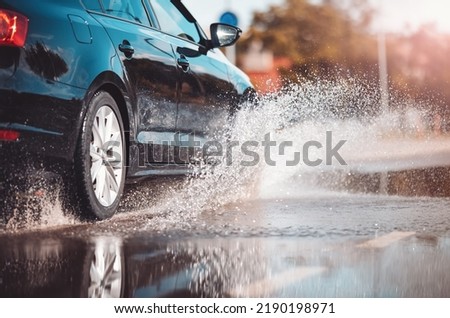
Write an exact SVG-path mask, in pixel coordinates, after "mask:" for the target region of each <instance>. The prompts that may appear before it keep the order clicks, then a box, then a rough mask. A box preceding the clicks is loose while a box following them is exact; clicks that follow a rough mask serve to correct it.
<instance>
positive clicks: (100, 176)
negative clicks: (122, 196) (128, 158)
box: [89, 106, 123, 207]
mask: <svg viewBox="0 0 450 318" xmlns="http://www.w3.org/2000/svg"><path fill="white" fill-rule="evenodd" d="M89 153H90V158H91V169H90V170H91V181H92V185H93V189H94V193H95V196H96V198H97V200H98V202H99V203H100V204H101V205H103V206H104V207H109V206H111V205H112V204H113V203H114V202H115V200H116V198H117V196H118V195H119V191H120V185H121V182H122V178H123V140H122V131H121V129H120V124H119V120H118V119H117V116H116V114H115V113H114V111H113V110H112V109H111V108H110V107H109V106H102V107H100V108H99V109H98V111H97V113H96V115H95V118H94V123H93V125H92V137H91V144H90V152H89Z"/></svg>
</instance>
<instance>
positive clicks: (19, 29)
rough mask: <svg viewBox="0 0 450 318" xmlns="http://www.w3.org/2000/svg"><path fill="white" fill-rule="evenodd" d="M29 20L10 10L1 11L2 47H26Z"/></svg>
mask: <svg viewBox="0 0 450 318" xmlns="http://www.w3.org/2000/svg"><path fill="white" fill-rule="evenodd" d="M27 32H28V18H27V17H25V16H23V15H21V14H19V13H16V12H13V11H9V10H3V9H0V45H8V46H19V47H22V46H24V45H25V40H26V38H27Z"/></svg>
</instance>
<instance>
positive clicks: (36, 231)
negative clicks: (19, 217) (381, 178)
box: [0, 176, 450, 297]
mask: <svg viewBox="0 0 450 318" xmlns="http://www.w3.org/2000/svg"><path fill="white" fill-rule="evenodd" d="M373 178H374V179H375V180H376V179H377V177H376V176H373ZM367 180H368V179H367V177H366V178H365V179H364V182H367ZM180 182H181V183H182V181H180V180H172V181H171V180H154V181H151V182H150V183H149V184H148V185H147V186H148V189H149V190H148V191H154V189H155V188H157V186H155V185H156V184H157V185H160V186H161V188H164V187H168V186H173V187H176V186H179V183H180ZM430 186H432V185H430ZM151 189H153V190H151ZM269 192H271V195H267V194H266V195H265V196H264V197H259V198H253V199H248V200H243V201H241V202H239V203H233V204H227V205H224V206H220V207H219V208H217V209H214V210H212V209H211V210H208V209H206V210H204V211H201V212H200V213H192V214H190V213H185V214H183V213H181V214H179V213H177V211H176V210H175V209H174V210H173V211H169V210H167V209H162V210H160V211H154V210H153V211H151V210H146V209H142V210H140V209H139V208H136V207H135V209H134V210H133V209H131V211H130V208H129V207H128V208H127V207H125V208H124V209H125V210H126V211H125V212H123V213H120V214H119V215H117V216H116V217H114V218H113V219H111V220H107V221H103V222H99V223H96V224H86V223H81V222H79V221H76V220H74V219H72V218H70V217H67V216H62V215H61V216H60V218H61V220H60V223H59V224H58V223H54V224H47V225H40V226H35V228H31V229H30V228H28V229H19V230H15V231H13V230H5V229H3V230H2V231H1V233H0V245H1V250H0V296H2V297H23V296H26V297H42V296H50V297H64V296H67V297H79V296H81V297H88V296H93V297H99V296H108V295H111V296H114V297H119V296H121V297H450V274H449V272H448V268H449V265H450V222H449V215H448V207H449V205H450V199H449V198H447V197H445V196H441V197H434V198H433V197H429V196H428V197H408V196H396V195H381V194H377V193H365V194H359V193H352V192H348V191H347V192H342V190H340V191H333V190H324V189H319V188H311V187H310V186H306V187H305V185H304V184H300V183H295V182H292V183H290V184H285V185H284V188H282V187H279V188H277V191H269ZM375 192H376V191H375ZM150 193H153V197H154V200H156V201H157V200H158V192H157V191H155V192H150ZM127 195H128V196H130V197H132V200H131V199H130V200H129V201H130V202H136V201H142V199H143V198H144V197H146V196H147V195H148V192H146V191H140V192H139V193H136V192H135V191H133V189H131V190H129V193H128V194H127ZM139 195H140V196H142V197H141V198H140V199H139ZM127 209H128V210H127ZM53 213H54V214H53V215H52V217H53V218H57V217H58V215H57V213H55V212H53ZM3 227H4V226H3Z"/></svg>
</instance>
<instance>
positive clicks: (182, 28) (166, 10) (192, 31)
mask: <svg viewBox="0 0 450 318" xmlns="http://www.w3.org/2000/svg"><path fill="white" fill-rule="evenodd" d="M150 3H151V6H152V8H153V11H154V13H155V15H156V18H157V19H158V22H159V26H160V28H161V31H163V32H166V33H168V34H171V35H174V36H178V37H181V38H185V39H187V40H190V41H192V42H195V43H200V40H201V37H200V34H199V31H198V29H197V26H196V24H195V23H194V22H190V21H189V20H188V19H187V18H186V17H185V16H184V15H183V14H182V13H181V12H180V11H179V10H178V9H177V7H175V6H174V5H173V4H172V3H171V1H170V0H150Z"/></svg>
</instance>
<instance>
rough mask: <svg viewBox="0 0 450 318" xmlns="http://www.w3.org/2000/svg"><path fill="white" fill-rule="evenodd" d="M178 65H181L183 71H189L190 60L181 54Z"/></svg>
mask: <svg viewBox="0 0 450 318" xmlns="http://www.w3.org/2000/svg"><path fill="white" fill-rule="evenodd" d="M177 63H178V65H179V66H180V67H181V69H182V70H183V72H185V73H187V72H188V71H189V66H190V64H189V61H188V59H187V58H186V57H185V56H184V55H181V56H180V57H179V58H178V60H177Z"/></svg>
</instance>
